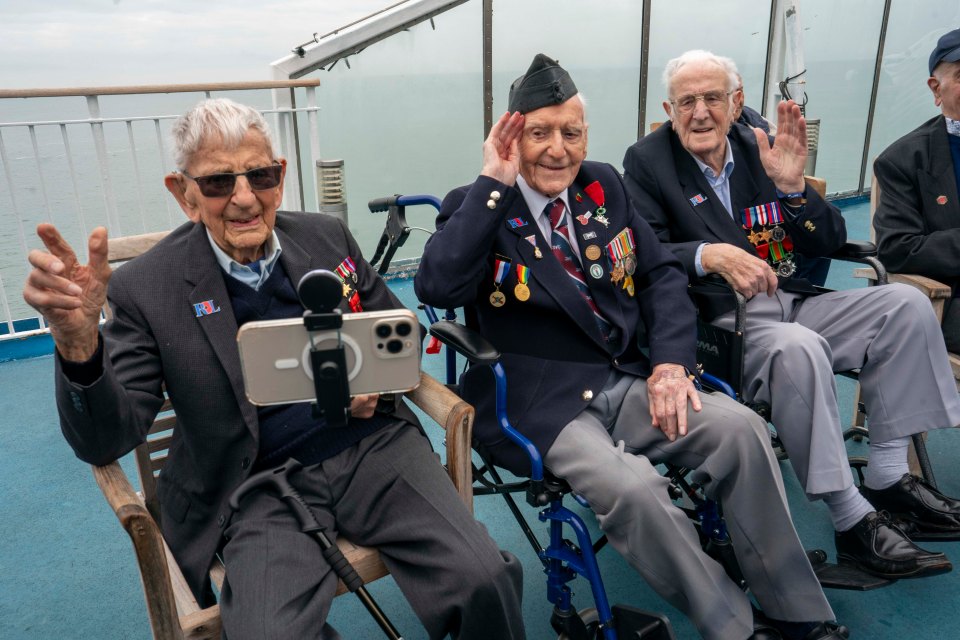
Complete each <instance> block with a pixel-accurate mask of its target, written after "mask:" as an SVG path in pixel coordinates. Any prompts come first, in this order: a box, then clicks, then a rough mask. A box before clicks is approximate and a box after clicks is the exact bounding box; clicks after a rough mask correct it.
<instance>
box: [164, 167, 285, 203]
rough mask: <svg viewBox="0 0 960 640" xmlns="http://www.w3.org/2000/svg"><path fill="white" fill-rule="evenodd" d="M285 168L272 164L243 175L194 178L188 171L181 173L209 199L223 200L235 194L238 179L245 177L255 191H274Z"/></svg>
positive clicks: (219, 174)
mask: <svg viewBox="0 0 960 640" xmlns="http://www.w3.org/2000/svg"><path fill="white" fill-rule="evenodd" d="M282 169H283V167H282V166H280V165H279V164H272V165H270V166H268V167H257V168H256V169H250V170H249V171H244V172H243V173H211V174H210V175H207V176H192V175H190V174H189V173H187V172H186V171H181V172H180V173H182V174H183V175H185V176H186V177H188V178H190V179H191V180H193V181H194V182H196V183H197V186H198V187H200V193H202V194H203V195H205V196H206V197H208V198H223V197H225V196H229V195H231V194H232V193H233V190H234V188H235V187H236V186H237V177H238V176H244V177H245V178H246V179H247V182H249V183H250V188H251V189H253V190H254V191H263V190H264V189H273V188H274V187H275V186H277V185H278V184H280V174H281V172H282Z"/></svg>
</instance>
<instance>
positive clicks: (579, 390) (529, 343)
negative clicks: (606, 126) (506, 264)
mask: <svg viewBox="0 0 960 640" xmlns="http://www.w3.org/2000/svg"><path fill="white" fill-rule="evenodd" d="M595 180H599V182H600V184H601V186H602V187H603V191H604V194H605V198H606V202H605V203H604V204H605V207H606V216H607V218H609V221H610V223H609V225H608V226H604V225H603V224H601V223H600V222H597V220H596V218H595V217H594V218H590V219H589V221H588V222H587V224H582V223H580V222H577V221H575V220H572V221H571V226H572V229H573V231H574V232H575V233H577V234H578V236H577V243H578V244H579V248H580V258H581V261H582V264H583V265H584V271H585V273H586V272H587V270H588V269H589V267H590V265H592V264H599V265H600V266H601V267H602V268H603V275H602V277H600V278H594V277H591V276H590V275H585V277H586V280H587V282H588V284H589V287H590V291H591V293H592V295H593V297H594V300H595V301H596V303H597V306H598V307H599V308H600V310H601V312H602V313H603V315H604V316H605V317H606V318H607V320H608V321H610V322H611V324H613V325H614V326H616V327H617V328H619V330H620V332H621V339H620V341H619V344H617V345H616V346H615V347H614V348H613V349H612V351H613V352H612V353H610V352H609V351H608V350H607V348H606V347H605V344H604V342H603V339H602V337H601V335H600V332H599V329H598V328H597V325H596V322H595V320H594V317H593V315H592V312H591V311H590V308H589V307H588V306H587V303H586V302H585V301H584V300H583V297H582V296H581V294H580V292H579V291H578V290H577V288H576V287H575V285H574V284H573V283H572V281H571V280H570V277H569V276H568V275H567V273H566V272H565V271H564V269H563V267H562V266H561V264H560V262H559V261H558V260H557V259H556V258H555V257H554V256H553V254H552V251H551V249H550V242H548V240H547V239H545V238H544V237H543V235H542V234H541V233H540V230H539V228H538V226H537V224H536V221H535V220H534V217H533V215H532V214H531V212H530V211H529V210H528V208H527V204H526V201H525V200H524V199H523V196H522V194H521V193H520V190H519V189H518V188H516V187H508V186H506V185H504V184H502V183H499V182H497V181H495V180H493V179H491V178H487V177H485V176H480V177H479V178H478V179H477V181H476V182H474V183H473V184H471V185H468V186H465V187H461V188H459V189H455V190H453V191H451V192H450V193H449V194H448V195H447V197H446V198H445V199H444V201H443V205H442V207H441V210H440V216H439V218H438V219H437V231H436V233H434V235H433V236H432V237H431V238H430V240H429V241H428V242H427V245H426V247H425V249H424V253H423V258H422V261H421V263H420V269H419V271H418V273H417V277H416V281H415V287H416V292H417V296H418V297H419V298H420V300H421V301H422V302H425V303H427V304H431V305H434V306H437V307H441V308H455V307H461V306H464V307H466V315H467V318H468V324H471V325H472V326H473V327H475V328H477V329H479V331H480V332H481V333H482V334H483V335H484V336H485V337H486V338H487V339H488V340H490V341H491V342H492V343H493V344H494V346H496V347H497V348H498V349H499V350H500V351H501V353H502V354H503V358H502V363H503V366H504V369H505V370H506V373H507V382H508V384H509V392H508V394H507V415H508V417H509V418H510V421H511V423H512V424H513V425H514V426H515V427H516V428H518V429H519V430H520V431H521V432H522V433H524V434H525V435H526V436H527V437H529V438H530V439H532V440H533V442H534V444H536V445H537V447H538V449H539V450H540V452H541V453H546V452H547V450H549V448H550V446H551V445H552V444H553V441H554V439H555V438H556V436H557V434H558V433H559V432H560V430H561V429H562V428H563V427H564V426H565V425H566V424H567V423H568V422H570V421H571V420H572V419H573V418H574V417H575V416H576V415H577V414H578V413H580V412H581V411H583V409H584V408H586V406H587V405H588V404H589V397H585V396H584V391H585V390H588V389H589V390H592V391H593V392H594V393H597V392H598V391H599V390H600V389H601V388H602V387H603V384H604V382H606V380H607V377H608V376H609V375H610V372H611V371H612V370H613V369H619V370H621V371H625V372H628V373H631V374H635V375H641V376H643V375H648V374H649V372H650V368H651V362H652V364H654V365H655V364H659V363H665V362H671V363H677V364H681V365H684V366H686V367H687V368H689V369H690V370H693V369H694V365H695V362H694V360H695V359H694V349H695V340H696V328H695V322H694V311H693V308H692V306H691V303H690V301H689V299H688V296H687V294H686V277H685V276H684V274H683V271H682V269H681V267H680V264H679V263H678V262H677V261H676V260H675V259H673V258H672V257H671V256H670V254H669V253H667V252H666V251H664V250H663V248H662V247H661V246H660V243H659V242H658V241H657V238H656V236H655V235H654V234H653V232H652V231H651V229H650V227H649V226H648V225H647V224H646V223H645V222H644V221H643V219H642V218H641V217H640V216H639V215H638V214H637V212H636V211H635V210H634V209H633V207H631V206H630V203H629V200H628V198H627V193H626V191H625V190H624V187H623V182H622V181H621V180H620V176H619V175H618V174H617V172H616V171H615V170H614V169H613V168H612V167H611V166H609V165H606V164H599V163H595V162H584V163H583V166H582V167H581V169H580V173H579V175H578V176H577V177H576V180H575V181H574V184H573V185H572V186H571V187H570V188H569V192H568V195H569V196H570V198H569V202H570V204H571V207H572V210H573V216H574V217H575V216H577V215H580V214H583V213H585V212H586V211H594V212H595V211H596V209H597V206H596V203H594V202H593V201H592V200H591V199H590V197H589V196H588V195H587V194H586V192H585V191H584V187H585V186H586V185H588V184H590V183H592V182H594V181H595ZM494 191H497V192H499V193H500V197H499V199H498V200H494V199H493V198H492V197H491V193H492V192H494ZM578 194H579V198H580V201H579V202H578V201H577V198H578ZM488 201H490V202H493V203H494V204H495V207H494V208H493V209H490V208H489V207H488V206H487V204H488ZM515 219H518V220H519V221H520V222H519V223H517V222H515V223H514V224H511V223H510V221H511V220H515ZM520 225H522V226H520ZM628 227H629V228H630V229H632V230H633V234H634V238H635V240H636V245H637V248H636V255H637V259H638V266H637V269H636V272H635V273H634V276H633V278H634V281H635V285H636V296H635V297H631V296H629V295H628V293H627V291H626V290H624V289H623V288H621V286H619V285H617V286H615V285H613V284H612V283H611V279H610V263H609V261H608V259H607V255H606V250H605V247H606V245H607V243H608V242H610V241H611V240H613V239H614V238H615V237H616V235H617V234H618V233H620V232H621V231H622V230H623V229H625V228H628ZM591 234H596V235H595V237H591ZM531 236H532V238H533V239H534V240H535V243H536V246H537V247H538V248H539V249H540V251H541V253H542V258H541V259H539V260H538V259H537V258H536V257H535V255H534V254H535V249H534V246H533V244H532V243H531V242H530V241H529V240H528V239H527V238H528V237H531ZM590 245H596V246H597V247H599V248H600V249H601V250H602V251H603V253H602V255H601V256H600V258H599V259H594V260H590V259H589V258H587V257H586V255H585V253H584V252H585V251H586V250H587V247H589V246H590ZM495 256H502V257H504V258H506V259H507V260H510V261H511V266H510V273H509V274H508V276H507V278H506V279H505V281H504V282H503V285H502V286H501V291H503V292H504V293H505V294H506V298H507V301H506V304H505V305H504V306H502V307H499V308H497V307H494V306H493V305H491V304H490V301H489V296H490V294H491V293H492V292H493V291H494V282H493V270H494V260H495ZM518 264H523V265H526V266H527V267H529V268H530V281H529V289H530V292H531V296H530V299H529V300H527V301H526V302H521V301H520V300H518V299H517V298H516V297H515V296H514V295H513V288H514V286H515V285H516V283H517V276H516V267H517V265H518ZM641 323H642V324H643V325H645V326H646V328H647V333H648V335H649V359H648V358H647V356H646V355H644V354H643V353H642V352H641V350H640V347H639V345H638V332H639V331H638V330H639V328H640V327H641ZM462 384H463V393H464V397H465V398H466V399H467V400H468V401H469V402H471V403H473V404H474V405H475V406H476V408H477V425H476V435H477V440H478V441H479V442H480V443H482V444H483V445H485V446H486V447H487V449H488V450H489V451H490V452H491V453H492V455H493V456H494V459H495V461H496V462H497V463H498V464H500V465H502V466H505V467H507V468H509V469H511V470H513V471H515V472H517V473H526V472H528V470H529V464H528V461H527V459H526V456H525V455H524V454H523V453H522V452H521V451H520V449H519V448H518V447H516V446H515V445H513V444H512V443H510V442H508V441H506V438H505V436H503V434H502V433H501V431H500V428H499V426H498V424H497V420H496V416H495V410H494V393H493V389H494V386H493V375H492V374H491V372H490V371H488V370H487V367H474V368H472V369H470V370H469V371H468V372H467V373H466V374H465V375H464V377H463V379H462Z"/></svg>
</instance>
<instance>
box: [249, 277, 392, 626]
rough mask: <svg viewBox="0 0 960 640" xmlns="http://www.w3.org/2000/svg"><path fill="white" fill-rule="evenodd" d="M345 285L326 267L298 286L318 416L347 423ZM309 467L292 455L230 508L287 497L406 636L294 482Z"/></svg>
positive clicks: (335, 561)
mask: <svg viewBox="0 0 960 640" xmlns="http://www.w3.org/2000/svg"><path fill="white" fill-rule="evenodd" d="M342 290H343V286H342V284H341V283H340V280H339V278H337V276H335V275H334V274H333V273H331V272H329V271H325V270H321V269H318V270H315V271H311V272H309V273H307V274H306V275H305V276H303V278H302V279H301V280H300V282H299V284H298V285H297V294H298V295H299V296H300V301H301V302H302V303H303V306H304V307H306V308H307V309H308V311H306V312H305V313H304V314H303V323H304V325H305V326H306V328H307V332H308V333H309V334H310V336H311V347H310V363H311V365H312V367H313V381H314V387H315V389H316V394H317V402H316V403H315V404H314V415H315V416H316V417H317V418H322V419H324V420H326V423H327V425H328V426H331V427H342V426H345V425H346V424H347V420H348V418H349V410H350V388H349V384H348V380H347V367H346V358H345V355H344V349H343V342H341V341H340V340H339V335H340V334H339V330H340V328H341V327H342V326H343V317H342V316H341V314H340V311H339V310H338V309H337V308H336V307H337V304H338V303H339V302H340V298H341V294H342ZM331 329H335V330H337V336H338V340H337V345H336V346H334V347H333V348H329V349H317V348H316V346H315V345H314V344H313V334H314V332H317V331H328V330H331ZM302 467H303V465H301V464H300V463H299V462H298V461H297V460H294V459H293V458H290V459H289V460H287V462H286V463H284V464H283V465H281V466H279V467H276V468H275V469H271V470H267V471H261V472H260V473H257V474H255V475H253V476H250V477H249V478H247V480H246V481H245V482H244V483H243V484H241V485H240V486H239V487H237V489H236V490H235V491H234V492H233V494H232V495H231V496H230V508H231V509H232V510H233V511H238V510H239V509H240V500H241V499H243V497H244V496H245V495H246V494H247V493H249V492H250V491H253V490H255V489H257V490H261V491H271V492H273V493H276V494H277V495H278V496H280V498H281V499H283V500H285V501H286V502H287V504H288V505H289V506H290V508H291V509H292V510H293V513H294V515H295V516H296V517H297V520H299V521H300V530H301V531H303V532H304V533H306V534H308V535H312V536H313V537H314V538H315V539H316V540H317V542H318V543H319V544H320V549H321V553H323V557H324V558H325V559H326V561H327V562H328V563H329V564H330V567H331V568H332V569H333V571H334V573H336V574H337V576H338V577H339V578H340V579H341V580H343V583H344V584H345V585H346V586H347V589H349V590H350V591H351V592H352V593H355V594H357V597H358V598H360V601H361V602H363V606H365V607H366V608H367V611H369V612H370V615H371V616H373V619H374V620H376V621H377V624H378V625H380V628H381V629H383V632H384V633H385V634H386V635H387V637H388V638H390V639H391V640H402V637H401V636H400V633H399V632H398V631H397V630H396V628H395V627H394V626H393V625H392V624H391V623H390V620H388V619H387V616H386V615H385V614H384V613H383V611H381V610H380V607H378V606H377V603H376V602H374V600H373V598H372V597H371V596H370V594H369V593H367V590H366V589H365V588H364V587H363V580H362V579H361V578H360V576H359V575H357V572H356V571H355V570H354V568H353V567H352V566H351V565H350V563H349V562H348V561H347V559H346V558H345V557H344V556H343V553H341V551H340V548H339V547H337V545H335V544H333V542H331V541H330V538H328V537H327V534H326V531H325V530H324V528H323V527H322V526H321V525H320V523H319V522H317V518H316V516H314V515H313V511H312V510H311V509H310V506H309V505H307V503H306V501H304V499H303V497H302V496H301V495H300V493H299V492H298V491H297V490H296V488H294V486H293V485H292V484H290V479H289V476H290V474H291V473H293V472H295V471H298V470H300V469H301V468H302Z"/></svg>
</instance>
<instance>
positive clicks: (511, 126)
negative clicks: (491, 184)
mask: <svg viewBox="0 0 960 640" xmlns="http://www.w3.org/2000/svg"><path fill="white" fill-rule="evenodd" d="M523 122H524V120H523V114H521V113H520V112H519V111H516V112H514V113H512V114H511V113H510V112H509V111H507V112H506V113H504V114H503V115H502V116H500V119H499V120H497V122H496V123H495V124H494V125H493V127H492V128H491V129H490V134H489V135H488V136H487V139H486V140H484V141H483V169H482V170H481V171H480V175H484V176H488V177H490V178H493V179H494V180H498V181H500V182H502V183H504V184H506V185H507V186H511V187H512V186H513V185H514V184H516V182H517V174H519V173H520V151H519V142H520V137H521V136H522V135H523Z"/></svg>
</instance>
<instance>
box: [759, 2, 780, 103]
mask: <svg viewBox="0 0 960 640" xmlns="http://www.w3.org/2000/svg"><path fill="white" fill-rule="evenodd" d="M776 15H777V0H770V23H769V25H768V26H767V60H766V63H764V65H763V102H762V103H761V105H760V113H762V114H763V115H764V117H766V115H767V86H769V83H770V65H771V58H772V57H773V31H774V21H775V20H776Z"/></svg>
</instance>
